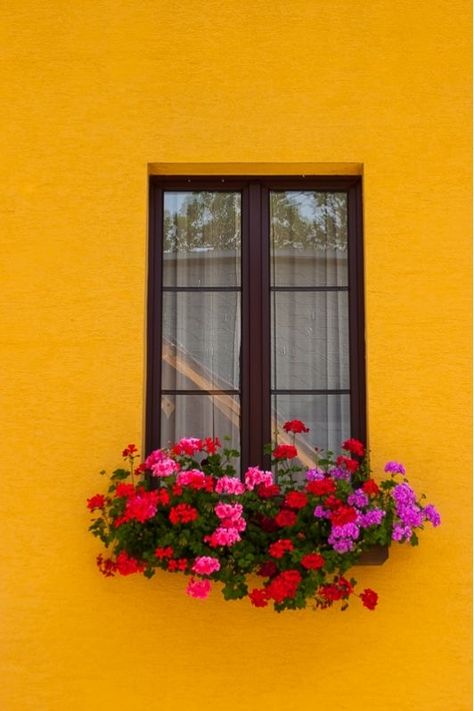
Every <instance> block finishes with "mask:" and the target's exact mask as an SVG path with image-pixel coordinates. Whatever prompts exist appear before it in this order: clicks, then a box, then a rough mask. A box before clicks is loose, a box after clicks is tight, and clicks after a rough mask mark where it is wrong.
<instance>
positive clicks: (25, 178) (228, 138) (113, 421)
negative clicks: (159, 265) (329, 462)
mask: <svg viewBox="0 0 474 711" xmlns="http://www.w3.org/2000/svg"><path fill="white" fill-rule="evenodd" d="M3 16H4V21H3V23H2V39H1V40H0V46H1V48H2V54H3V61H2V72H3V74H4V79H5V82H4V92H3V97H2V115H4V116H5V117H6V124H5V126H4V127H3V128H2V129H1V131H0V141H1V155H2V159H1V164H0V170H1V171H2V180H1V190H0V209H1V222H2V248H1V257H2V259H1V261H2V262H3V264H2V270H3V273H2V278H1V301H2V306H3V307H4V309H3V322H2V340H3V344H4V346H3V353H4V354H5V357H4V359H3V362H4V365H3V368H2V370H3V373H2V379H3V383H2V389H3V399H2V407H1V410H0V418H1V431H2V435H3V437H2V439H3V442H4V444H3V452H2V458H1V459H2V465H3V466H2V469H3V473H2V489H3V495H2V497H1V504H0V506H1V551H2V559H3V566H2V568H3V572H2V578H3V579H2V593H1V595H2V609H3V613H2V623H1V625H0V630H1V631H0V639H1V645H2V650H1V657H2V660H1V669H2V676H3V679H2V682H1V685H0V708H1V709H2V711H59V710H61V711H62V710H63V709H68V710H70V711H96V710H99V709H101V710H104V709H105V710H109V709H111V710H112V709H113V710H114V711H116V710H117V709H120V710H122V709H124V710H127V711H128V710H130V711H142V710H145V709H147V710H148V709H160V710H164V711H181V710H184V709H201V708H202V709H208V710H209V711H210V710H211V709H225V710H226V711H237V710H238V711H244V710H245V711H253V710H254V709H255V710H260V709H270V710H271V711H309V710H310V709H311V710H313V709H336V710H337V711H339V710H342V709H351V710H352V711H358V710H359V709H360V710H362V709H364V710H368V711H372V710H374V711H379V710H380V711H391V710H392V709H393V710H395V709H397V711H412V709H417V711H425V710H426V711H427V710H428V709H430V711H466V710H467V709H469V708H470V701H469V699H470V685H469V676H470V659H469V651H470V646H469V636H470V627H471V625H470V618H469V614H468V608H469V603H470V591H469V583H470V575H469V565H470V537H469V527H470V515H469V512H468V510H467V506H468V502H469V501H470V493H469V488H470V480H471V472H470V466H469V464H468V453H469V451H470V450H469V441H470V429H469V417H468V414H469V412H468V411H469V388H470V372H469V368H468V358H469V344H470V338H469V332H470V322H469V306H470V278H469V257H470V241H469V211H470V210H469V145H470V136H469V124H468V111H469V86H470V82H469V69H470V66H469V34H468V28H469V4H468V2H467V1H465V0H399V2H393V0H370V1H368V0H330V1H329V2H328V1H327V0H326V1H325V2H323V1H322V0H240V2H230V1H229V2H219V1H218V0H206V2H198V1H197V0H196V1H193V0H180V1H179V2H178V1H175V2H173V1H172V0H155V1H154V2H153V1H151V0H135V1H132V0H116V2H111V1H110V0H108V1H106V0H86V1H85V2H78V3H71V2H66V1H65V0H55V1H53V2H51V1H46V2H35V1H33V0H15V2H10V3H5V4H4V6H3ZM180 162H181V163H185V164H198V163H202V162H204V163H219V162H223V163H234V162H235V163H239V164H249V163H250V164H252V165H251V166H250V167H246V166H244V167H243V168H242V166H241V167H240V168H239V166H237V168H236V171H237V170H239V169H242V170H244V171H246V172H248V171H250V170H255V171H256V172H259V167H258V166H257V165H255V164H257V163H260V162H263V163H292V164H299V163H303V162H313V163H321V164H332V166H333V167H334V164H335V163H341V164H344V165H345V167H346V169H349V170H350V169H351V166H347V164H362V165H363V174H364V210H365V258H366V298H367V354H368V404H369V429H370V446H371V449H372V452H373V460H374V463H375V464H376V465H377V466H378V467H380V466H381V465H382V464H383V462H384V461H385V460H386V459H387V458H389V459H390V458H398V459H400V460H401V461H403V462H405V464H406V465H407V467H408V470H409V472H410V475H411V481H412V483H413V484H414V485H415V486H416V487H417V488H418V489H421V490H426V491H427V492H428V493H429V496H430V499H432V500H433V501H434V502H435V503H436V504H437V505H438V506H439V508H440V510H441V512H442V514H443V519H444V524H443V526H442V528H440V529H438V530H437V531H432V530H428V531H426V533H425V534H424V535H423V536H422V538H423V540H422V545H421V546H420V547H419V549H411V548H408V547H407V548H406V549H404V548H399V549H396V550H393V552H392V553H391V556H390V560H389V561H388V562H387V563H386V564H385V565H383V566H382V567H378V568H360V569H358V570H357V573H358V577H359V580H360V581H361V583H362V584H363V585H364V586H370V587H373V588H375V589H376V590H378V591H379V593H380V596H381V601H380V605H379V608H378V609H377V611H376V612H373V613H370V612H368V611H366V610H365V609H363V608H362V607H361V606H359V605H358V604H353V605H352V607H351V608H350V609H349V611H347V612H346V613H344V614H341V613H339V612H337V611H332V610H331V611H327V612H325V613H313V612H311V611H310V610H308V611H304V612H301V613H295V614H292V613H288V614H284V615H280V616H278V615H276V614H274V613H273V612H272V611H270V610H269V609H266V610H263V611H259V610H255V609H254V608H252V607H251V606H250V605H249V604H248V602H241V603H240V602H238V603H232V604H230V603H224V602H223V600H222V599H221V598H220V596H219V595H218V594H217V592H215V594H214V595H213V596H212V597H211V598H210V599H209V600H208V601H206V602H198V601H194V600H192V599H190V598H188V597H187V596H186V595H184V594H183V588H184V585H183V579H182V578H180V577H178V576H169V575H168V576H167V575H165V574H162V575H161V576H157V577H156V578H154V579H153V580H152V581H150V582H148V581H146V580H145V579H140V578H138V577H136V578H135V579H132V578H122V579H113V580H107V579H105V578H103V577H101V576H100V575H99V574H98V573H97V571H96V568H95V565H94V558H95V555H96V553H97V551H98V549H99V546H98V543H97V542H96V541H95V540H93V539H92V538H91V537H90V536H89V535H88V534H87V533H86V528H87V525H88V516H87V512H86V511H85V508H84V500H85V498H86V496H89V495H91V494H92V493H94V492H95V490H96V489H97V488H98V484H99V478H98V477H97V476H96V472H97V471H98V470H99V469H101V468H103V467H106V468H109V469H110V468H111V467H113V466H115V465H116V464H118V463H119V461H120V460H119V456H118V455H119V451H120V449H121V447H122V446H123V445H124V444H125V443H127V442H129V441H134V440H135V441H138V442H140V441H141V438H142V432H143V429H142V419H143V389H144V367H143V364H144V303H145V272H146V222H147V172H148V164H150V163H154V164H173V163H180ZM342 168H343V169H344V166H342ZM155 169H156V166H155ZM230 170H231V171H232V169H230ZM282 170H283V172H284V168H283V169H282ZM328 170H331V166H329V168H328ZM379 471H380V470H379Z"/></svg>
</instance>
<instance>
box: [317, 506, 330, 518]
mask: <svg viewBox="0 0 474 711" xmlns="http://www.w3.org/2000/svg"><path fill="white" fill-rule="evenodd" d="M314 515H315V516H316V518H331V512H330V511H326V509H325V508H323V506H316V508H315V509H314Z"/></svg>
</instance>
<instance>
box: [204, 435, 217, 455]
mask: <svg viewBox="0 0 474 711" xmlns="http://www.w3.org/2000/svg"><path fill="white" fill-rule="evenodd" d="M220 446H221V442H220V439H219V437H215V438H214V439H213V438H212V437H206V438H205V439H203V440H202V449H203V450H204V451H205V452H207V453H208V454H215V453H216V452H217V450H218V449H219V447H220Z"/></svg>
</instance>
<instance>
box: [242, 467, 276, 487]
mask: <svg viewBox="0 0 474 711" xmlns="http://www.w3.org/2000/svg"><path fill="white" fill-rule="evenodd" d="M245 484H246V486H247V489H248V490H249V491H253V489H255V487H256V486H258V485H259V484H263V485H264V486H271V485H272V484H273V474H272V473H271V472H264V471H262V470H261V469H259V468H258V467H250V468H249V469H248V470H247V472H246V474H245Z"/></svg>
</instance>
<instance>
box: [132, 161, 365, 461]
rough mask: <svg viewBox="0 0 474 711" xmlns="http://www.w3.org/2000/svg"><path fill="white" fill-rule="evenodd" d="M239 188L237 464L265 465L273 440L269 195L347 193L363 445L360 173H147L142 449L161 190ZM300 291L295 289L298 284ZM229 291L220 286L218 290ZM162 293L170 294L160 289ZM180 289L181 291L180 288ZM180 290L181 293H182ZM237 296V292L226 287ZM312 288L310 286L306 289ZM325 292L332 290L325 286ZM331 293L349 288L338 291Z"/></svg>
mask: <svg viewBox="0 0 474 711" xmlns="http://www.w3.org/2000/svg"><path fill="white" fill-rule="evenodd" d="M164 189H167V190H182V191H189V190H206V189H209V190H213V191H215V190H222V191H229V190H233V191H234V190H240V191H241V195H242V283H241V293H242V341H241V343H242V345H241V354H240V365H241V398H242V399H241V450H242V467H243V470H244V471H245V468H246V467H247V466H249V465H260V466H268V462H266V461H265V460H264V458H263V453H262V451H263V445H264V444H266V443H267V442H269V441H270V439H271V431H270V428H271V402H270V392H271V388H270V372H271V368H270V365H271V364H270V291H271V287H270V245H269V241H270V230H269V201H268V193H269V190H291V189H308V190H310V189H312V190H321V191H326V190H330V191H343V192H347V196H348V242H349V254H348V256H349V317H350V318H349V340H350V383H351V385H350V388H351V430H352V436H354V437H357V438H358V439H361V440H362V441H363V442H366V435H367V431H366V378H365V331H364V328H365V327H364V260H363V242H362V181H361V178H360V176H301V177H300V176H294V175H292V176H268V175H267V176H249V177H245V176H225V177H222V178H216V177H215V176H209V175H207V176H150V193H149V194H150V198H149V199H150V219H149V272H148V320H147V386H146V393H147V397H146V450H147V452H150V451H151V450H152V449H155V448H157V447H159V446H160V416H161V406H160V386H161V341H162V339H161V320H162V314H161V293H162V288H163V287H162V243H163V191H164ZM296 288H297V289H298V287H296ZM223 289H224V290H227V288H226V287H223ZM166 290H168V289H166ZM180 290H181V289H180ZM183 290H184V289H183ZM230 290H232V291H238V289H236V288H232V289H230ZM308 290H311V287H310V288H309V289H308ZM324 290H330V289H329V288H327V289H324ZM336 290H347V287H344V289H339V288H337V289H336Z"/></svg>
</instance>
